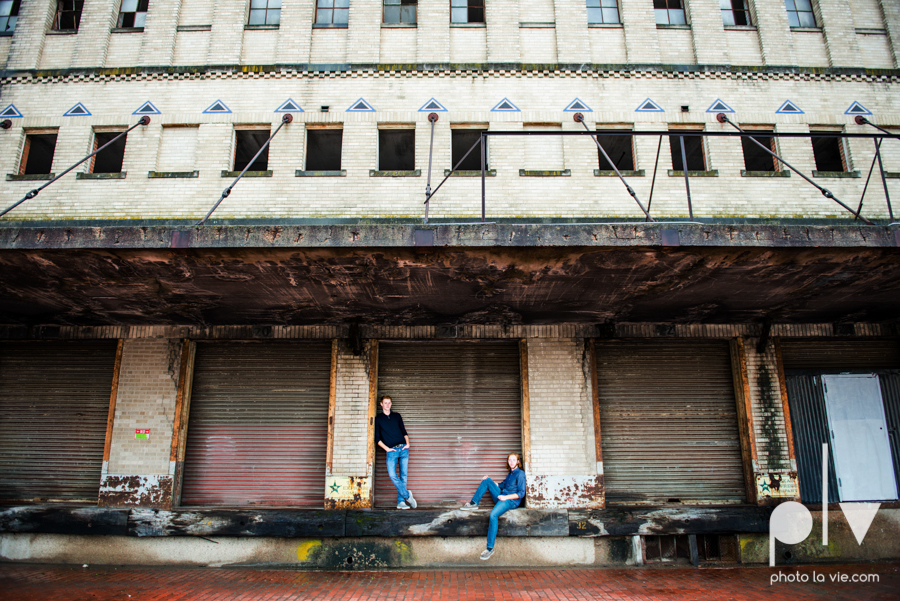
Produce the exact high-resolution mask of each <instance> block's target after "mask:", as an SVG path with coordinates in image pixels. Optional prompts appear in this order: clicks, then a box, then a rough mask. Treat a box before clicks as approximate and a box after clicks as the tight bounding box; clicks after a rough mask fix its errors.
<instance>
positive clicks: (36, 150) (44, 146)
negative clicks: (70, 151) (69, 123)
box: [19, 134, 56, 175]
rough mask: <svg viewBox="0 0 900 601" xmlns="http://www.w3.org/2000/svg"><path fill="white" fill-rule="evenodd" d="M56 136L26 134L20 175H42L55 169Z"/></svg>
mask: <svg viewBox="0 0 900 601" xmlns="http://www.w3.org/2000/svg"><path fill="white" fill-rule="evenodd" d="M55 150H56V134H26V136H25V146H24V147H23V148H22V161H21V162H20V163H19V175H42V174H47V173H50V170H51V169H52V168H53V152H54V151H55Z"/></svg>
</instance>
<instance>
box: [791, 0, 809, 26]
mask: <svg viewBox="0 0 900 601" xmlns="http://www.w3.org/2000/svg"><path fill="white" fill-rule="evenodd" d="M784 6H785V8H787V14H788V24H789V25H790V26H791V27H816V14H815V13H814V12H813V7H812V0H784Z"/></svg>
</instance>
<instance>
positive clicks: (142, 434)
mask: <svg viewBox="0 0 900 601" xmlns="http://www.w3.org/2000/svg"><path fill="white" fill-rule="evenodd" d="M134 438H135V440H149V439H150V428H135V429H134Z"/></svg>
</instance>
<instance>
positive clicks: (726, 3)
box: [719, 0, 753, 25]
mask: <svg viewBox="0 0 900 601" xmlns="http://www.w3.org/2000/svg"><path fill="white" fill-rule="evenodd" d="M719 6H720V7H721V8H722V23H723V24H725V25H753V22H752V21H751V20H750V8H749V7H748V6H747V0H719Z"/></svg>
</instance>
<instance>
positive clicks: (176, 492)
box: [169, 339, 197, 506]
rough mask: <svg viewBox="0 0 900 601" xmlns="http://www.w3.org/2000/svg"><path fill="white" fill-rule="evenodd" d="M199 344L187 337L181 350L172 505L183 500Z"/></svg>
mask: <svg viewBox="0 0 900 601" xmlns="http://www.w3.org/2000/svg"><path fill="white" fill-rule="evenodd" d="M196 352H197V344H196V343H195V342H194V341H192V340H187V339H185V341H184V345H183V346H182V351H181V369H180V370H179V375H178V392H177V395H176V397H175V410H176V413H175V421H174V423H173V424H172V449H171V451H170V453H169V465H170V469H169V471H170V472H171V474H170V475H171V476H172V478H173V482H174V484H173V490H172V505H173V506H176V505H178V503H180V502H181V484H182V481H183V478H182V477H183V476H184V449H185V446H186V445H187V426H188V418H189V416H190V411H191V391H192V390H193V384H194V357H195V356H196Z"/></svg>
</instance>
